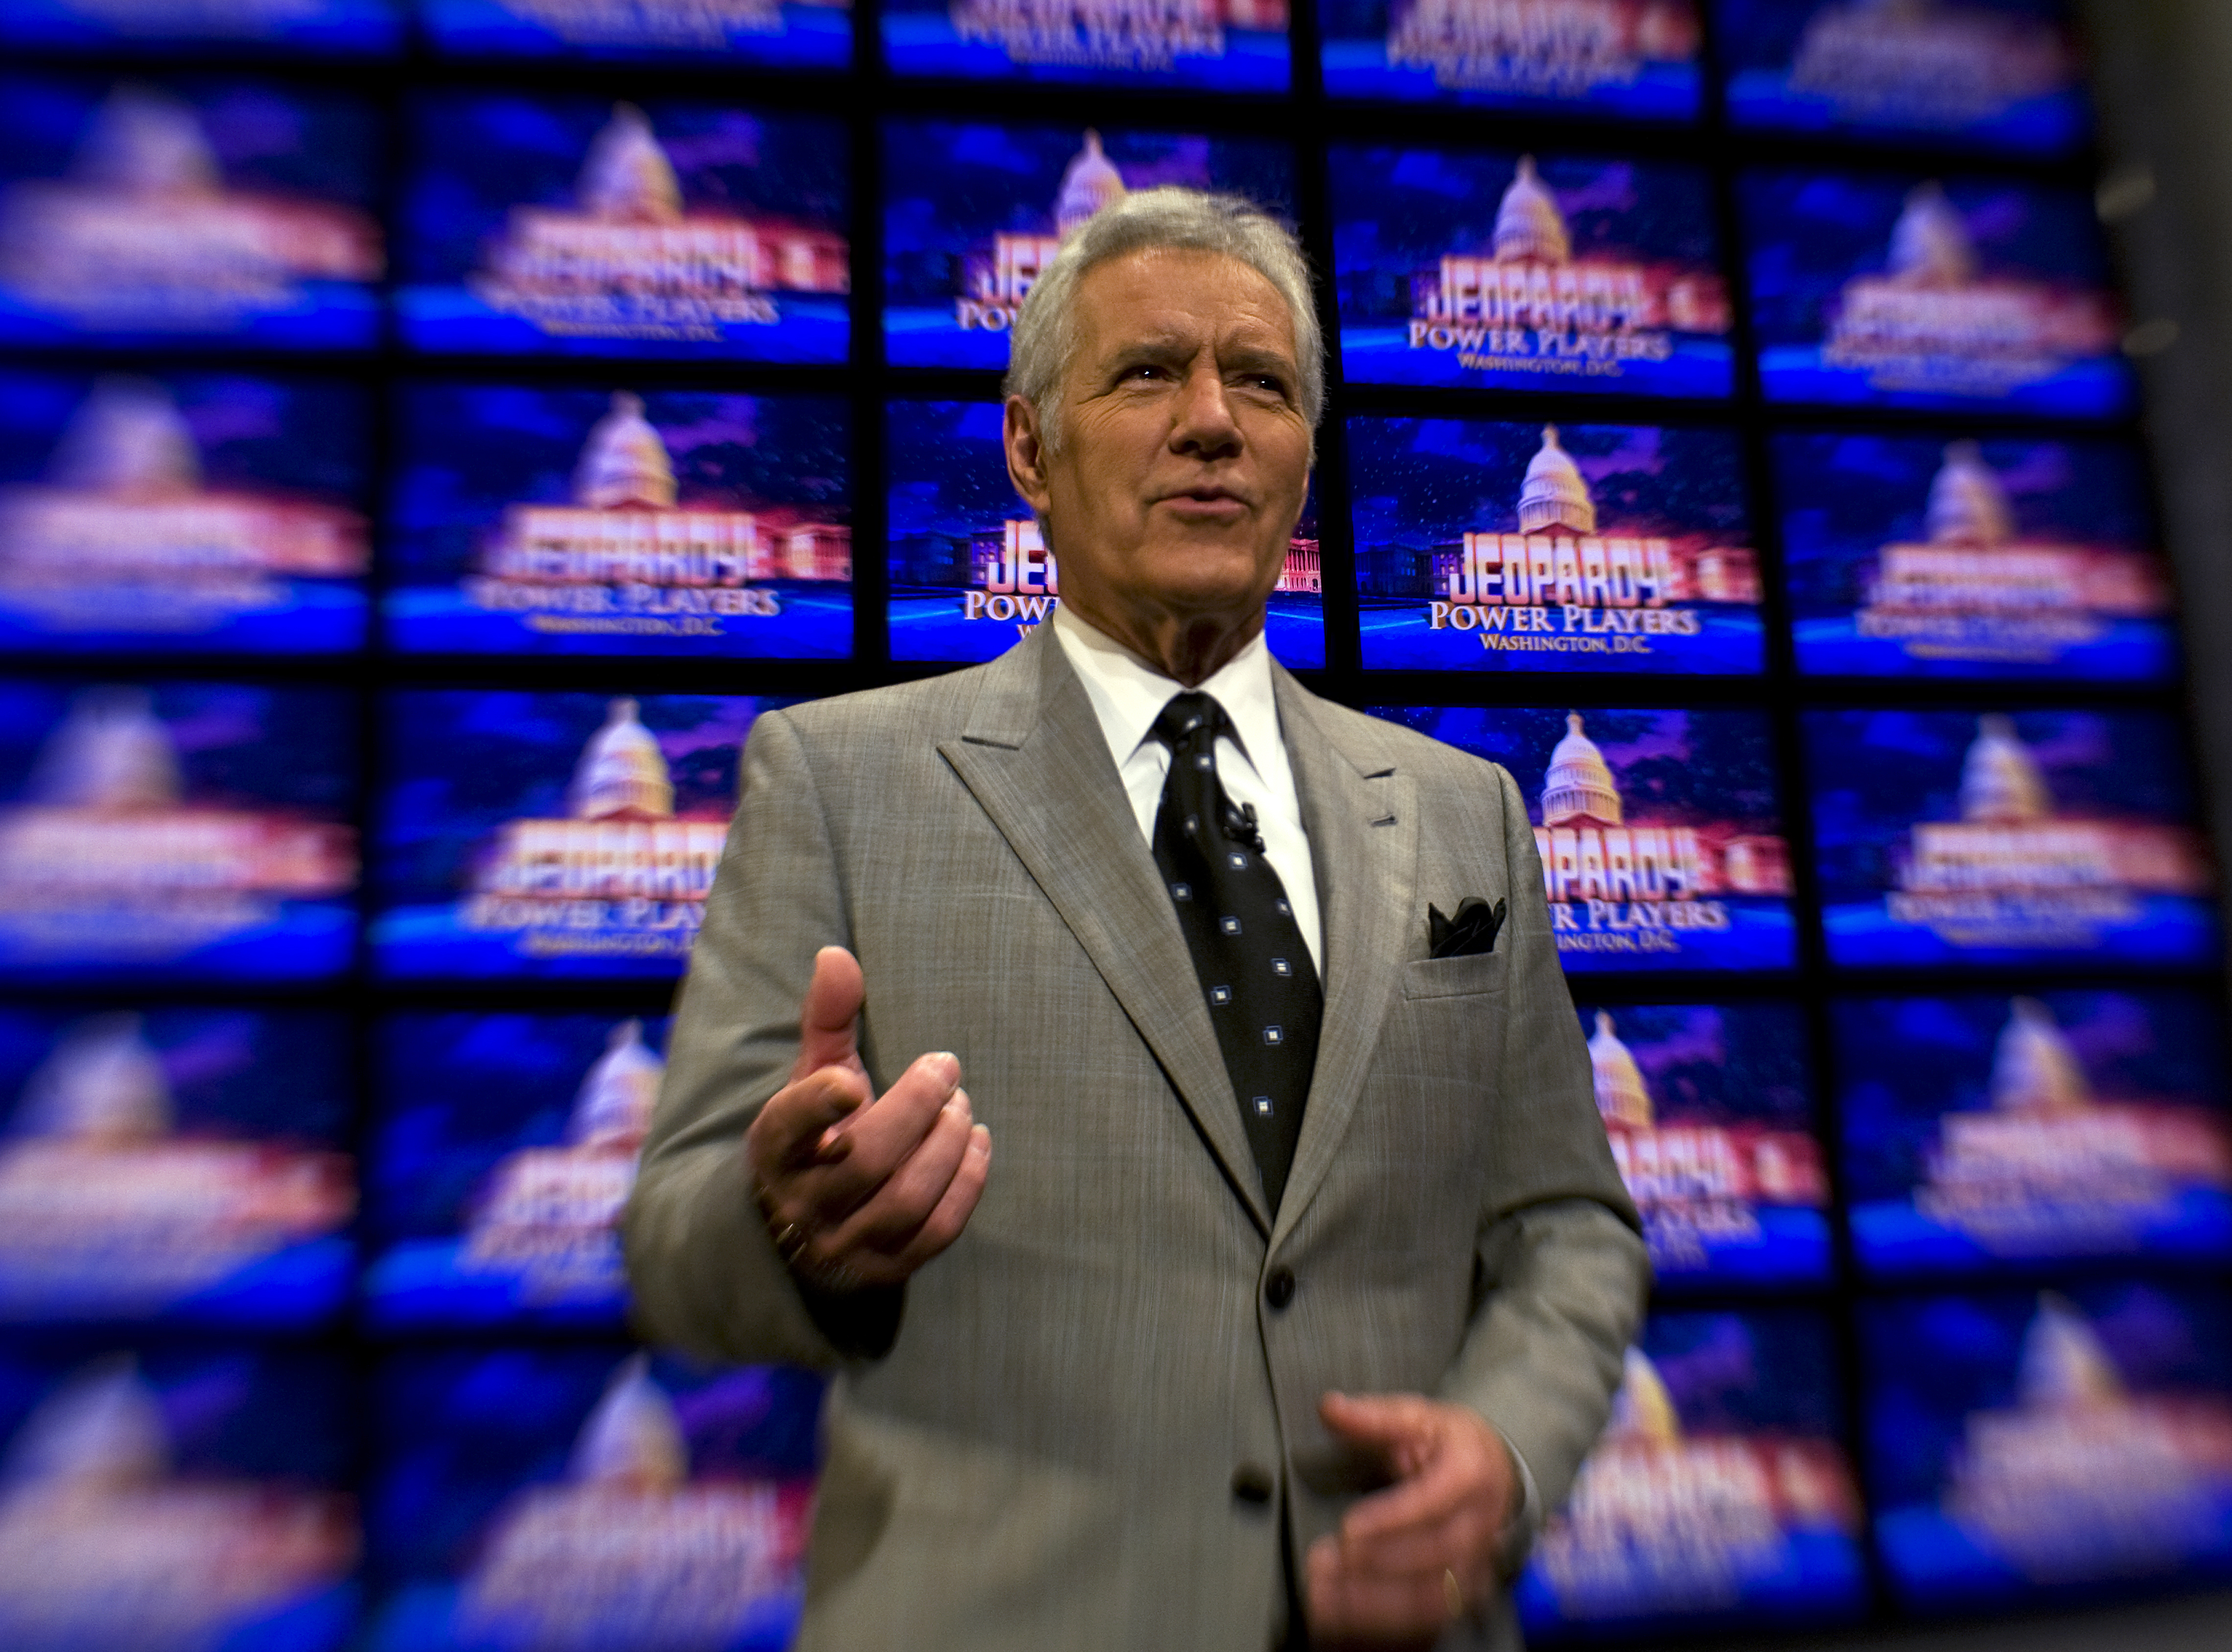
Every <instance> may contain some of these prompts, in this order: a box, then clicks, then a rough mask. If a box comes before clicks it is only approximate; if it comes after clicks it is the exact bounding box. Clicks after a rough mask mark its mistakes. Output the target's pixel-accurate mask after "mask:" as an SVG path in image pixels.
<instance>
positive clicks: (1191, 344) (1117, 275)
mask: <svg viewBox="0 0 2232 1652" xmlns="http://www.w3.org/2000/svg"><path fill="white" fill-rule="evenodd" d="M1078 296H1079V298H1080V303H1079V305H1078V307H1077V308H1078V314H1079V317H1080V321H1082V322H1083V323H1084V326H1083V327H1082V328H1081V331H1082V333H1083V334H1084V337H1083V338H1082V339H1081V340H1080V343H1081V344H1082V345H1083V346H1084V348H1082V349H1080V350H1079V351H1078V352H1077V356H1076V358H1074V359H1073V365H1075V361H1076V360H1078V359H1083V360H1091V361H1092V362H1093V363H1094V364H1095V365H1096V366H1101V365H1106V363H1107V362H1108V361H1109V360H1110V359H1112V358H1113V357H1116V356H1119V355H1121V354H1123V353H1125V352H1126V351H1137V350H1145V351H1152V352H1154V353H1182V354H1185V355H1189V356H1191V355H1193V354H1195V353H1198V352H1199V351H1200V350H1202V349H1203V348H1204V347H1213V348H1214V349H1215V350H1216V352H1217V354H1218V355H1220V356H1224V355H1240V356H1243V357H1247V358H1250V359H1258V358H1262V357H1265V356H1270V357H1275V358H1276V359H1277V360H1280V361H1281V362H1283V363H1285V364H1286V366H1287V367H1288V370H1289V371H1292V370H1293V369H1294V318H1293V317H1292V316H1290V315H1289V314H1288V313H1287V301H1286V300H1285V299H1283V298H1281V296H1280V295H1279V290H1278V288H1275V287H1274V286H1272V284H1271V283H1270V282H1269V281H1268V280H1267V279H1265V277H1264V276H1263V275H1262V272H1261V271H1260V270H1257V269H1253V268H1251V267H1250V266H1249V265H1248V264H1245V263H1243V262H1241V261H1240V260H1239V259H1237V258H1231V257H1228V256H1225V255H1224V254H1223V253H1213V252H1199V251H1195V250H1193V249H1171V248H1151V249H1145V250H1143V251H1139V252H1134V253H1129V254H1126V256H1123V257H1120V258H1113V259H1111V260H1110V261H1109V262H1106V263H1105V264H1102V265H1100V266H1099V267H1097V268H1096V269H1093V270H1092V271H1090V272H1089V273H1088V274H1087V275H1086V277H1085V279H1084V281H1083V282H1080V291H1079V295H1078Z"/></svg>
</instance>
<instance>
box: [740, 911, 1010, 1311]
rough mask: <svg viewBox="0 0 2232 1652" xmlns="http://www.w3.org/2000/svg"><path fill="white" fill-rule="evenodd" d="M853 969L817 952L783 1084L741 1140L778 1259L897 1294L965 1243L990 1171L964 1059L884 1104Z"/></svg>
mask: <svg viewBox="0 0 2232 1652" xmlns="http://www.w3.org/2000/svg"><path fill="white" fill-rule="evenodd" d="M865 1000H866V988H865V986H864V985H863V983H862V981H861V976H860V962H859V961H858V960H857V959H855V958H854V957H853V955H852V954H851V953H849V952H847V951H846V950H845V949H844V948H842V947H824V948H822V949H821V951H820V952H818V953H816V954H815V955H814V980H813V981H812V983H811V984H810V985H809V986H808V988H807V989H806V1003H805V1005H804V1007H802V1009H801V1012H800V1014H799V1027H798V1059H797V1060H796V1061H795V1062H794V1063H793V1064H792V1066H791V1069H790V1082H789V1083H788V1084H787V1085H784V1086H783V1087H782V1089H780V1090H778V1091H776V1092H775V1094H774V1095H773V1096H771V1097H769V1099H768V1104H767V1105H766V1106H764V1107H762V1108H761V1109H760V1112H759V1117H758V1118H755V1119H754V1120H753V1121H752V1125H751V1128H750V1129H749V1130H747V1131H745V1133H744V1157H745V1162H746V1164H747V1167H748V1169H749V1175H750V1178H751V1190H752V1192H753V1195H754V1196H756V1198H757V1200H758V1201H759V1205H760V1209H761V1211H762V1214H763V1215H765V1216H766V1218H767V1223H768V1230H769V1233H771V1234H773V1235H774V1236H775V1247H776V1249H778V1250H779V1251H781V1252H782V1256H783V1260H785V1261H786V1262H788V1264H789V1265H790V1267H791V1268H792V1270H793V1271H794V1272H795V1273H797V1274H798V1275H799V1276H800V1278H801V1279H804V1280H806V1281H807V1283H808V1284H810V1285H814V1286H820V1287H821V1288H823V1289H827V1290H854V1289H858V1288H860V1287H861V1286H870V1285H897V1284H899V1282H900V1281H901V1280H903V1279H905V1278H906V1277H907V1276H908V1275H909V1274H911V1273H913V1272H914V1271H915V1269H917V1268H918V1267H921V1266H922V1265H923V1264H924V1263H925V1262H926V1261H928V1260H930V1259H931V1257H933V1256H935V1255H937V1254H938V1252H940V1251H942V1250H944V1248H945V1247H947V1246H948V1245H951V1243H952V1242H953V1241H955V1240H956V1239H957V1238H959V1237H960V1236H961V1229H962V1228H963V1226H964V1224H966V1223H967V1221H968V1220H969V1215H970V1212H971V1211H973V1210H975V1209H976V1201H977V1199H978V1198H979V1197H980V1196H981V1195H983V1191H984V1178H985V1176H986V1174H987V1173H988V1172H989V1170H990V1169H991V1165H992V1133H991V1132H990V1131H989V1130H986V1129H985V1128H984V1126H983V1125H982V1124H975V1123H973V1122H972V1121H971V1119H970V1113H969V1097H968V1094H967V1092H964V1090H962V1089H961V1087H960V1081H961V1064H960V1062H958V1061H957V1060H956V1059H954V1058H953V1057H952V1056H951V1055H950V1054H946V1053H942V1052H941V1053H937V1054H932V1055H924V1056H918V1057H917V1058H916V1059H915V1061H914V1065H913V1066H910V1067H909V1068H908V1069H907V1070H906V1071H905V1072H903V1073H901V1074H900V1075H899V1081H898V1082H897V1083H896V1084H894V1085H892V1087H891V1088H890V1089H888V1090H886V1092H884V1093H883V1094H882V1095H881V1096H878V1095H876V1094H874V1092H873V1085H871V1084H870V1083H869V1081H868V1070H867V1068H866V1066H864V1065H863V1064H862V1062H861V1060H860V1006H861V1004H862V1003H863V1002H864V1001H865Z"/></svg>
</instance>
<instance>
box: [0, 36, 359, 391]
mask: <svg viewBox="0 0 2232 1652" xmlns="http://www.w3.org/2000/svg"><path fill="white" fill-rule="evenodd" d="M379 146H380V128H379V124H378V120H377V117H376V116H375V115H374V113H373V108H372V106H371V105H370V104H369V103H368V102H367V101H365V100H361V99H359V98H355V97H352V96H348V95H347V94H341V93H334V92H323V91H319V92H312V91H308V90H302V89H297V88H293V87H283V86H279V85H276V84H272V83H269V82H265V81H242V80H230V79H225V80H217V79H203V78H198V77H195V78H181V79H177V80H170V79H165V80H164V81H159V82H158V81H122V82H118V83H116V84H114V85H110V84H108V83H107V82H104V81H94V80H79V79H75V78H71V77H68V76H63V75H0V346H3V347H16V348H22V347H27V346H49V345H60V344H76V343H99V344H109V345H130V346H136V347H151V346H164V345H169V346H178V345H193V346H211V345H221V346H230V347H240V346H247V347H254V348H257V349H276V350H358V349H364V348H367V347H370V346H371V345H372V344H373V342H375V341H376V340H377V339H378V337H379V335H380V278H381V276H382V275H383V273H384V272H385V270H386V250H385V243H384V242H383V240H382V238H381V234H380V221H379V219H378V218H377V217H374V216H373V169H374V163H375V159H376V155H377V152H378V150H379Z"/></svg>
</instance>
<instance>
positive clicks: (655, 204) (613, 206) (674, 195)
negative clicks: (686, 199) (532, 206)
mask: <svg viewBox="0 0 2232 1652" xmlns="http://www.w3.org/2000/svg"><path fill="white" fill-rule="evenodd" d="M575 196H576V198H577V199H578V200H579V201H580V203H581V211H584V212H586V213H587V214H588V216H589V217H593V218H597V219H599V220H600V221H602V222H604V223H607V224H679V223H680V222H681V221H682V184H681V180H680V179H679V178H676V177H675V175H674V163H673V162H672V161H671V160H669V159H667V158H666V152H665V150H664V149H662V148H660V147H659V139H657V138H656V137H655V136H653V135H652V130H651V120H650V118H649V117H648V116H646V114H645V113H644V112H643V111H642V110H641V109H639V108H637V107H635V105H633V103H620V104H615V105H613V118H612V119H611V120H609V121H607V122H606V124H605V126H604V127H603V128H602V129H601V130H600V131H599V133H597V135H596V136H595V137H594V139H591V140H590V143H589V152H588V156H587V159H585V160H584V161H583V162H582V164H581V183H580V184H579V185H578V186H577V187H576V190H575Z"/></svg>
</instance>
